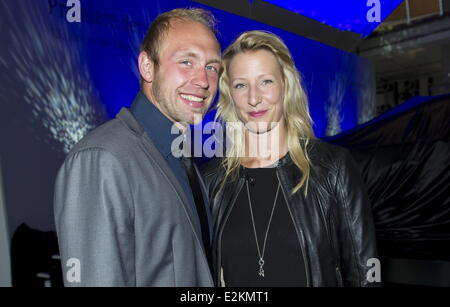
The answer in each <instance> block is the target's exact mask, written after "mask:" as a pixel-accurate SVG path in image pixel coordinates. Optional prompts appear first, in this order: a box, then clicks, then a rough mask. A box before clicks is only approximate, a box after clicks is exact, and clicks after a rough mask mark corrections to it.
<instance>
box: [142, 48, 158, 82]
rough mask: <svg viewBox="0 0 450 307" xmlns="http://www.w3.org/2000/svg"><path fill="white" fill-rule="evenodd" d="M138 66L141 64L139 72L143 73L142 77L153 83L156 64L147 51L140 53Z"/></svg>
mask: <svg viewBox="0 0 450 307" xmlns="http://www.w3.org/2000/svg"><path fill="white" fill-rule="evenodd" d="M138 66H139V73H140V75H141V78H142V79H143V80H144V81H146V82H148V83H151V82H152V81H153V75H154V68H155V64H154V63H153V61H152V60H151V59H150V57H149V56H148V54H147V52H145V51H142V52H141V53H140V54H139V58H138Z"/></svg>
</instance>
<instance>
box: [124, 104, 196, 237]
mask: <svg viewBox="0 0 450 307" xmlns="http://www.w3.org/2000/svg"><path fill="white" fill-rule="evenodd" d="M117 118H118V119H120V120H121V121H122V122H123V123H124V124H125V125H126V126H127V127H128V128H129V129H130V130H132V131H133V133H135V134H137V135H138V136H139V138H140V139H141V141H142V145H143V146H142V147H143V150H144V152H145V153H146V154H147V156H148V158H149V159H150V160H153V161H154V164H155V165H157V166H158V167H159V168H160V170H161V173H162V174H163V175H164V176H165V177H166V178H167V181H168V182H169V184H170V185H171V187H172V189H173V190H174V191H175V193H176V194H177V196H178V198H179V199H180V203H181V204H182V206H183V209H184V210H183V211H184V212H185V213H186V217H187V218H188V220H189V223H190V225H191V227H192V231H193V232H194V233H195V235H196V237H197V239H198V240H199V242H200V244H201V246H203V244H202V243H201V242H202V240H201V238H202V236H201V227H200V224H199V222H198V217H197V213H196V212H194V211H193V207H192V206H191V205H190V203H189V199H188V196H187V195H186V193H185V191H184V189H183V188H182V186H181V184H180V182H179V181H178V179H177V178H176V176H175V174H174V173H173V171H172V169H171V168H170V166H169V165H168V163H167V161H166V160H165V159H164V157H163V156H162V155H161V153H160V152H159V151H158V150H157V149H156V146H155V145H154V144H153V142H152V141H151V139H150V138H149V137H148V135H147V134H146V133H145V131H144V130H143V128H142V127H141V126H140V125H139V123H138V122H137V121H136V120H135V118H134V117H133V115H132V114H131V113H130V111H128V109H126V108H122V110H121V111H120V113H119V114H118V115H117Z"/></svg>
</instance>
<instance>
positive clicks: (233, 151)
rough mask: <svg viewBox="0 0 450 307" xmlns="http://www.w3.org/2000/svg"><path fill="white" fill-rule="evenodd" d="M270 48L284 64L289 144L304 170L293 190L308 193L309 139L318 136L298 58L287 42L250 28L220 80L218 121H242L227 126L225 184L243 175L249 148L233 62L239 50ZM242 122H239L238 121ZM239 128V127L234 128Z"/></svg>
mask: <svg viewBox="0 0 450 307" xmlns="http://www.w3.org/2000/svg"><path fill="white" fill-rule="evenodd" d="M261 49H263V50H268V51H270V52H271V53H272V54H273V55H274V56H275V58H276V59H277V61H278V63H279V64H280V67H281V71H282V76H283V82H284V101H283V108H284V109H283V117H284V120H285V124H286V128H287V129H286V130H287V147H288V151H289V155H290V157H291V159H292V161H293V162H294V164H295V165H296V166H297V167H298V168H299V169H300V171H301V174H302V175H301V178H300V181H299V182H298V183H297V185H296V186H295V187H294V189H293V191H292V193H295V192H297V191H298V190H299V189H301V188H302V187H304V188H305V189H304V192H305V194H306V193H307V186H308V181H309V176H310V171H311V162H310V159H309V157H308V152H307V147H308V141H309V140H310V139H314V138H315V136H314V132H313V130H312V119H311V116H310V115H309V111H308V98H307V95H306V93H305V91H304V89H303V87H302V84H301V77H300V74H299V72H298V70H297V68H296V67H295V63H294V60H293V59H292V56H291V54H290V52H289V50H288V48H287V46H286V45H285V44H284V42H283V41H282V40H281V39H280V38H279V37H278V36H276V35H275V34H272V33H270V32H265V31H249V32H244V33H242V34H241V35H240V36H239V37H238V38H237V39H236V40H235V41H234V42H233V43H232V44H231V45H230V46H228V47H227V49H226V50H225V51H224V54H223V71H222V74H221V77H220V80H219V85H220V87H219V88H220V97H219V100H218V103H217V113H216V121H222V122H223V121H225V122H226V124H227V125H228V126H230V124H231V123H232V125H236V123H241V124H240V127H239V128H238V129H232V131H233V132H232V133H229V131H231V130H230V129H229V127H228V126H227V138H229V139H230V141H231V146H230V147H228V148H227V154H226V157H225V159H224V160H223V166H224V168H225V170H226V171H225V177H224V179H223V184H224V183H225V182H226V181H227V180H228V179H229V178H232V179H235V178H237V177H238V176H239V169H240V166H241V163H242V157H243V153H244V151H245V149H244V147H245V145H244V144H245V142H244V129H242V128H243V124H242V122H241V121H240V120H239V118H238V116H237V113H236V110H235V107H234V103H233V99H232V97H231V93H230V79H229V76H228V73H229V66H230V62H231V60H232V59H233V57H234V56H235V55H237V54H239V53H243V52H252V51H257V50H261ZM238 125H239V124H238ZM234 128H236V127H234Z"/></svg>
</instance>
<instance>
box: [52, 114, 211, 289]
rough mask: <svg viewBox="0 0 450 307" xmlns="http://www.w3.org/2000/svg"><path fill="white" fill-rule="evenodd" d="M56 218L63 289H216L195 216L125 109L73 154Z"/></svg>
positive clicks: (62, 178)
mask: <svg viewBox="0 0 450 307" xmlns="http://www.w3.org/2000/svg"><path fill="white" fill-rule="evenodd" d="M200 180H201V179H200ZM201 184H203V182H202V183H201ZM54 211H55V220H56V229H57V234H58V241H59V246H60V254H61V264H62V267H63V277H64V283H65V285H66V286H187V287H191V286H213V280H212V277H211V273H210V270H209V267H208V262H207V259H206V256H205V252H204V249H203V244H202V241H201V229H200V225H199V224H198V222H195V221H197V220H198V219H197V218H195V216H194V215H193V214H196V213H195V212H192V210H190V209H189V204H188V199H187V197H186V195H185V192H184V191H183V188H182V187H181V185H180V184H179V183H178V181H177V179H176V178H175V176H174V174H173V172H172V171H171V169H170V167H169V165H168V164H167V162H166V161H165V160H164V158H163V157H162V155H161V154H160V153H159V151H158V150H157V149H156V147H155V146H154V145H153V143H152V141H151V140H150V139H149V137H148V136H147V134H146V133H145V132H144V130H143V128H142V127H141V126H140V125H139V124H138V122H137V121H136V120H135V118H134V117H133V115H132V114H131V113H130V112H129V111H128V109H125V108H123V109H122V110H121V111H120V113H119V114H118V116H117V117H116V118H115V119H113V120H111V121H109V122H107V123H105V124H104V125H102V126H100V127H98V128H97V129H95V130H94V131H92V132H91V133H89V134H88V135H87V136H86V137H85V138H84V139H83V140H81V141H80V142H79V143H78V144H77V145H76V146H75V147H74V148H73V149H72V150H71V152H70V153H69V155H68V156H67V158H66V160H65V162H64V164H63V166H62V167H61V169H60V171H59V173H58V177H57V180H56V185H55V198H54Z"/></svg>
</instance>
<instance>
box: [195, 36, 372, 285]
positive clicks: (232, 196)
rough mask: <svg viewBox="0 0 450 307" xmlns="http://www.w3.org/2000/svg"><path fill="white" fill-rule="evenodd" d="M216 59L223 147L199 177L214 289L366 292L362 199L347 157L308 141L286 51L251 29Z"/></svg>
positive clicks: (368, 243)
mask: <svg viewBox="0 0 450 307" xmlns="http://www.w3.org/2000/svg"><path fill="white" fill-rule="evenodd" d="M223 59H224V60H223V61H224V62H223V66H224V68H223V73H222V75H221V78H220V94H221V95H220V98H219V101H218V112H217V116H218V117H219V118H221V119H222V120H223V121H224V122H225V123H226V124H227V137H228V139H229V140H230V141H231V145H230V146H229V148H228V149H227V150H228V152H227V155H226V157H225V158H223V159H222V160H215V161H213V162H210V163H208V164H207V165H206V166H205V168H204V170H203V175H204V179H205V183H206V185H207V188H208V193H209V197H210V202H211V206H212V210H213V215H214V218H215V223H214V239H213V246H214V250H213V253H214V270H215V278H216V281H217V282H218V283H219V284H220V285H226V286H366V285H368V284H369V282H368V280H367V276H366V275H367V273H368V271H369V269H371V267H368V266H367V261H368V260H369V259H370V258H375V257H376V244H375V233H374V226H373V221H372V215H371V208H370V205H369V203H368V199H367V196H366V194H365V193H364V191H363V186H362V183H361V180H360V177H359V174H358V170H357V168H356V167H355V164H354V163H353V161H352V159H351V158H350V156H349V154H348V153H347V152H346V151H345V150H344V149H341V148H339V147H336V146H332V145H329V144H325V143H323V142H321V141H319V140H316V139H315V137H314V134H313V131H312V128H311V126H312V124H311V118H310V116H309V114H308V108H307V105H308V104H307V97H306V94H305V91H304V90H303V88H302V87H301V83H300V76H299V73H298V71H297V70H296V68H295V65H294V62H293V60H292V57H291V55H290V53H289V50H288V49H287V47H286V45H285V44H284V43H283V42H282V41H281V39H280V38H278V37H277V36H275V35H274V34H271V33H267V32H262V31H250V32H246V33H243V34H241V35H240V36H239V37H238V38H237V39H236V40H235V41H234V42H233V43H232V44H231V45H230V46H229V47H228V48H227V49H226V50H225V52H224V56H223Z"/></svg>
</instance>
